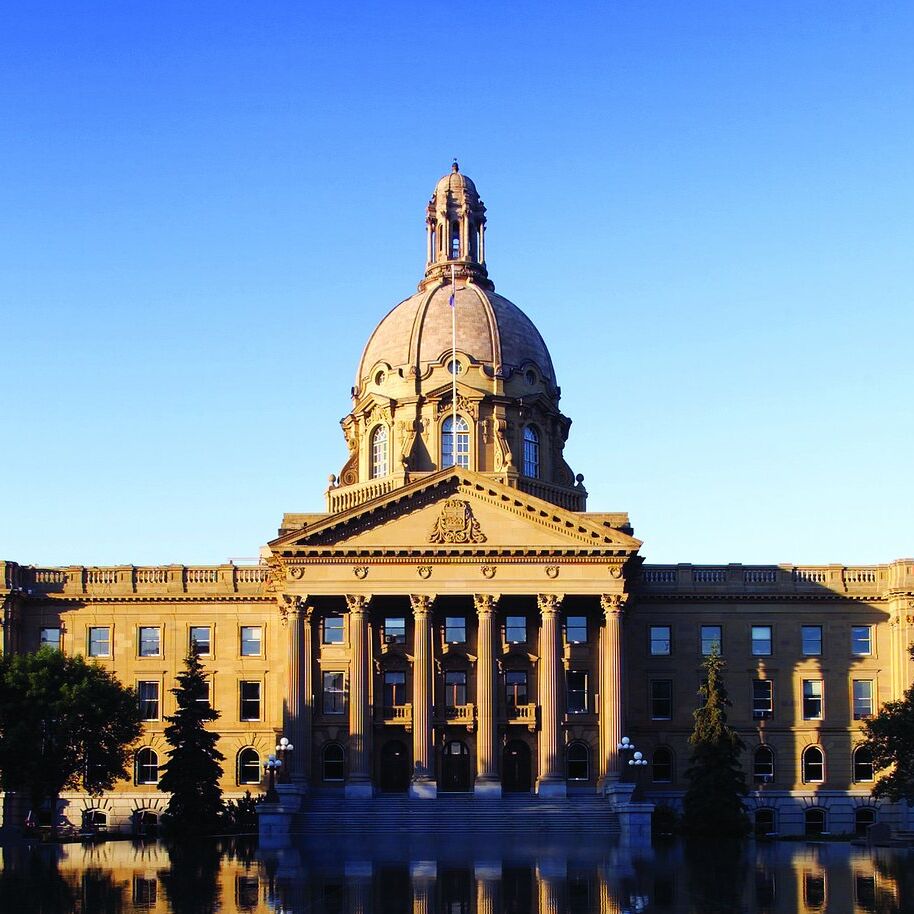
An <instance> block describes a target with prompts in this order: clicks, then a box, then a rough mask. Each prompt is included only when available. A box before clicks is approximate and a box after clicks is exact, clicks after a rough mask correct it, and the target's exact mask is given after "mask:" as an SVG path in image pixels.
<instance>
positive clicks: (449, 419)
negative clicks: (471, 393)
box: [441, 413, 471, 470]
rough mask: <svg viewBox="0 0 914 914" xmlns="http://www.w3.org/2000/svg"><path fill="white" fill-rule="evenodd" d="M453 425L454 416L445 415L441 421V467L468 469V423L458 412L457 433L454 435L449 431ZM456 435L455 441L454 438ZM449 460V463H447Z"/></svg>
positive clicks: (444, 468)
mask: <svg viewBox="0 0 914 914" xmlns="http://www.w3.org/2000/svg"><path fill="white" fill-rule="evenodd" d="M453 425H454V416H453V415H447V416H445V417H444V420H443V421H442V423H441V469H442V470H446V469H448V468H449V467H453V466H456V467H460V468H461V469H464V470H468V469H469V468H470V456H471V455H470V423H469V421H468V420H467V419H466V418H465V417H464V416H461V415H460V414H459V413H458V414H457V434H456V436H455V435H454V434H453V433H452V432H451V431H450V429H451V428H453ZM455 437H456V439H457V440H456V442H455V441H454V438H455ZM455 444H456V447H457V455H456V460H455V459H454V446H455ZM448 460H450V463H448Z"/></svg>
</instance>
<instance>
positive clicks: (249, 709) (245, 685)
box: [239, 680, 260, 720]
mask: <svg viewBox="0 0 914 914" xmlns="http://www.w3.org/2000/svg"><path fill="white" fill-rule="evenodd" d="M239 686H240V695H241V715H240V719H241V720H260V683H259V682H251V681H249V680H242V681H241V682H240V683H239Z"/></svg>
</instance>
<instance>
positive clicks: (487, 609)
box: [473, 593, 501, 616]
mask: <svg viewBox="0 0 914 914" xmlns="http://www.w3.org/2000/svg"><path fill="white" fill-rule="evenodd" d="M500 598H501V594H497V593H474V594H473V605H474V606H475V607H476V615H478V616H483V615H486V614H487V613H493V612H495V607H496V606H497V605H498V601H499V599H500Z"/></svg>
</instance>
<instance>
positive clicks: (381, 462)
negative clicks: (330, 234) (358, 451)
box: [371, 425, 387, 479]
mask: <svg viewBox="0 0 914 914" xmlns="http://www.w3.org/2000/svg"><path fill="white" fill-rule="evenodd" d="M386 475H387V426H386V425H379V426H378V427H377V428H376V429H375V430H374V431H373V432H372V433H371V478H372V479H380V478H381V477H383V476H386Z"/></svg>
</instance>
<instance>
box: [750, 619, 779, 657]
mask: <svg viewBox="0 0 914 914" xmlns="http://www.w3.org/2000/svg"><path fill="white" fill-rule="evenodd" d="M762 631H767V632H768V636H767V638H765V637H761V638H756V635H755V633H756V632H762ZM765 644H767V645H768V647H767V649H765V648H764V647H759V645H765ZM749 649H750V653H751V654H752V656H753V657H770V656H771V655H772V653H773V652H774V626H772V625H765V624H762V625H750V626H749Z"/></svg>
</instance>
